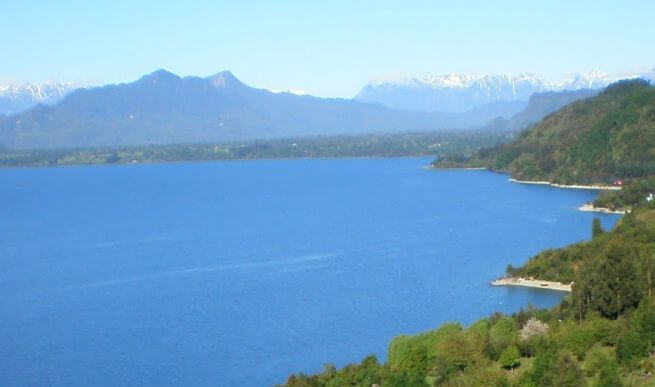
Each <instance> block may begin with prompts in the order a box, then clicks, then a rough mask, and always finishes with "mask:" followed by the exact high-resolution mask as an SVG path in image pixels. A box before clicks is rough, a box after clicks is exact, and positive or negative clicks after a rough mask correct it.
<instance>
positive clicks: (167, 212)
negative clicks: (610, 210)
mask: <svg viewBox="0 0 655 387" xmlns="http://www.w3.org/2000/svg"><path fill="white" fill-rule="evenodd" d="M429 161H430V160H429V159H426V158H406V159H334V160H280V161H239V162H207V163H181V164H154V165H126V166H103V167H65V168H27V169H5V170H0V201H1V203H2V205H1V206H0V209H1V212H0V313H1V314H2V316H3V317H2V320H3V321H2V324H0V359H1V360H0V385H3V386H19V385H20V386H23V385H53V386H69V385H107V386H114V385H143V384H148V385H194V386H204V385H225V386H229V385H241V386H260V385H271V384H275V383H283V382H284V381H285V380H286V378H287V376H288V375H289V374H290V373H292V372H294V373H295V372H300V371H302V372H305V373H313V372H318V371H321V370H322V368H323V364H325V363H334V364H336V365H337V366H343V365H345V364H347V363H350V362H355V361H360V360H361V359H362V358H363V357H364V356H366V355H368V354H371V353H374V354H376V355H377V356H378V358H379V359H380V360H381V361H382V360H384V358H385V353H386V348H387V344H388V343H389V341H390V340H391V339H392V338H393V337H394V336H395V335H398V334H401V333H417V332H421V331H425V330H428V329H433V328H435V327H437V326H438V325H439V324H441V323H443V322H445V321H459V322H461V323H463V324H470V323H471V322H473V321H475V320H477V319H479V318H482V317H484V316H487V315H489V314H490V313H492V312H494V311H502V312H507V313H511V312H514V311H517V310H518V309H519V308H520V307H522V306H526V305H528V304H529V303H531V304H533V305H536V306H540V307H550V306H552V305H555V304H556V303H557V302H559V300H560V299H561V297H562V294H561V293H559V292H553V291H545V290H540V289H518V288H495V287H492V286H490V285H489V281H490V280H492V279H494V278H496V277H499V276H501V275H502V274H503V273H504V270H505V267H506V266H507V264H508V263H511V264H513V265H515V266H516V265H520V264H521V263H522V262H524V261H526V260H527V259H528V258H529V257H531V256H532V255H534V254H536V253H537V252H539V251H540V250H542V249H544V248H548V247H559V246H564V245H566V244H569V243H572V242H577V241H580V240H584V239H589V238H590V236H591V223H592V219H593V218H594V217H595V216H598V217H600V218H601V221H602V223H603V225H604V226H605V228H606V229H609V228H611V227H612V225H613V224H614V223H615V222H616V220H617V219H618V217H617V216H615V215H598V214H593V213H587V212H581V211H577V210H576V208H577V207H578V206H580V205H581V204H583V203H584V202H587V201H590V200H592V199H593V198H594V197H595V195H596V193H595V192H593V191H587V190H566V189H557V188H552V187H547V186H536V185H521V184H514V183H510V182H508V181H507V178H508V176H507V175H503V174H496V173H491V172H487V171H479V170H472V171H468V170H443V171H432V170H426V169H422V168H421V167H423V166H425V165H427V164H428V163H429Z"/></svg>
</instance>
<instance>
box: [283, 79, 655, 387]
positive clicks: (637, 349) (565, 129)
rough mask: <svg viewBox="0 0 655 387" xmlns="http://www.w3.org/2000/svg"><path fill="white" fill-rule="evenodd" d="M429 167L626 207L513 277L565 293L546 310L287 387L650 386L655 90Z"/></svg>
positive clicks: (414, 339)
mask: <svg viewBox="0 0 655 387" xmlns="http://www.w3.org/2000/svg"><path fill="white" fill-rule="evenodd" d="M433 166H434V167H463V166H465V167H476V166H477V167H487V168H490V169H493V170H500V171H507V172H510V173H511V174H512V177H514V178H517V179H523V180H547V181H551V182H555V183H562V184H573V183H577V184H608V183H612V182H613V180H614V179H624V180H626V181H627V184H626V185H625V186H624V187H623V189H622V190H620V191H612V192H604V193H601V194H600V196H599V197H598V199H597V201H596V204H597V205H598V204H601V205H603V206H605V207H612V208H629V210H630V211H629V212H628V213H627V214H626V215H624V216H623V218H622V219H621V220H620V221H619V222H618V223H617V225H616V226H615V227H614V229H612V230H608V231H606V230H603V229H602V228H601V226H600V221H599V220H598V219H595V220H594V222H593V224H591V225H590V227H591V229H592V234H593V238H592V240H590V241H586V242H581V243H576V244H573V245H570V246H567V247H564V248H560V249H550V250H546V251H544V252H541V253H540V254H538V255H536V256H535V257H533V258H531V259H529V260H528V261H527V262H526V264H524V265H523V266H522V267H518V268H514V267H512V266H508V268H507V274H509V275H510V276H521V277H534V278H537V279H542V280H551V281H552V280H554V281H561V282H565V283H572V290H573V291H572V292H571V293H570V294H569V295H568V296H567V297H566V298H565V299H564V300H563V302H562V303H561V304H560V305H558V306H556V307H554V308H553V309H551V310H534V309H531V308H528V309H526V310H521V311H519V312H518V313H515V314H514V315H512V316H504V315H501V314H494V315H492V316H490V317H488V318H484V319H481V320H480V321H478V322H476V323H474V324H472V325H471V326H469V327H463V326H461V325H460V324H457V323H448V324H444V325H442V326H441V327H439V328H437V329H435V330H433V331H430V332H426V333H423V334H420V335H415V336H404V335H401V336H398V337H396V338H395V339H393V340H392V341H391V343H390V344H389V348H388V353H387V361H386V362H384V363H380V362H378V360H377V359H376V358H375V357H374V356H369V357H367V358H366V359H364V360H363V361H362V362H361V363H360V364H352V365H348V366H346V367H344V368H343V369H341V370H337V369H336V368H335V367H334V366H331V365H327V366H326V367H325V369H324V371H323V372H322V373H320V374H315V375H304V374H299V375H291V376H290V377H289V379H288V380H287V385H288V386H344V385H349V386H372V385H380V386H435V385H444V386H479V385H488V386H653V385H655V200H650V201H649V200H647V199H646V197H647V195H650V194H651V193H653V192H655V88H653V87H652V86H650V85H649V84H648V83H646V82H644V81H639V80H635V81H628V82H621V83H618V84H615V85H612V86H610V87H609V88H607V89H606V90H605V91H604V92H603V93H601V94H600V95H598V96H597V97H595V98H592V99H588V100H583V101H578V102H575V103H573V104H571V105H569V106H567V107H565V108H563V109H561V110H559V111H558V112H556V113H553V114H551V115H550V116H548V117H546V118H545V119H544V120H543V121H542V122H540V123H539V124H538V125H536V126H534V127H532V128H531V129H529V130H528V131H526V132H524V133H522V135H521V136H520V137H519V138H518V139H517V140H515V141H514V142H512V143H509V144H505V145H499V146H496V147H494V148H490V149H483V150H480V151H478V153H477V154H475V155H474V156H473V157H471V158H469V159H467V160H462V158H461V156H460V157H458V156H454V157H451V158H442V159H441V160H439V161H437V162H435V163H434V164H433Z"/></svg>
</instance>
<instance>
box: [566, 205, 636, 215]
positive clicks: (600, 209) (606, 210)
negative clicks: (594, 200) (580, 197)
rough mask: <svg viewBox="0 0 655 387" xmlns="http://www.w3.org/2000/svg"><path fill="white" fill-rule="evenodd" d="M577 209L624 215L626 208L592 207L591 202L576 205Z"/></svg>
mask: <svg viewBox="0 0 655 387" xmlns="http://www.w3.org/2000/svg"><path fill="white" fill-rule="evenodd" d="M578 210H579V211H586V212H601V213H603V214H619V215H625V214H626V213H627V212H629V211H627V210H612V209H609V208H605V207H594V205H593V204H591V203H586V204H583V205H581V206H580V207H578Z"/></svg>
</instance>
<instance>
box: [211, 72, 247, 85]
mask: <svg viewBox="0 0 655 387" xmlns="http://www.w3.org/2000/svg"><path fill="white" fill-rule="evenodd" d="M205 79H206V80H208V81H209V82H210V83H211V84H212V86H214V87H215V88H217V89H218V88H222V87H230V86H235V85H238V86H245V84H244V83H243V82H241V81H240V80H239V79H238V78H237V77H235V76H234V74H232V72H230V71H221V72H218V73H216V74H214V75H210V76H208V77H206V78H205Z"/></svg>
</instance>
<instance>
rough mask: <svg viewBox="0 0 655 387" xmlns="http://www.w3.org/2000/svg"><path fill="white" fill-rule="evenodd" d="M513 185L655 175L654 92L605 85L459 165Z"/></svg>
mask: <svg viewBox="0 0 655 387" xmlns="http://www.w3.org/2000/svg"><path fill="white" fill-rule="evenodd" d="M463 164H464V165H467V166H479V167H488V168H490V169H493V170H499V171H507V172H509V173H511V175H512V177H513V178H516V179H519V180H547V181H550V182H554V183H561V184H573V183H577V184H608V183H611V182H613V181H614V180H615V179H632V178H640V177H644V176H647V175H651V174H655V87H653V86H650V84H649V83H648V82H646V81H643V80H631V81H622V82H619V83H616V84H614V85H611V86H609V87H607V89H605V91H603V92H602V93H600V94H599V95H598V96H596V97H594V98H589V99H585V100H581V101H577V102H574V103H572V104H570V105H568V106H566V107H564V108H563V109H561V110H559V111H557V112H555V113H553V114H551V115H549V116H547V117H546V118H544V119H543V120H542V121H541V122H540V123H538V124H537V125H535V126H533V127H531V128H529V129H528V130H526V131H524V132H523V133H522V134H521V135H520V136H519V138H518V139H517V140H516V141H514V142H511V143H509V144H504V145H499V146H496V147H494V148H488V149H481V150H480V151H478V153H477V154H475V155H474V156H473V157H471V158H470V159H469V160H467V161H466V162H465V163H462V162H460V161H459V160H455V159H451V160H449V159H441V160H439V161H436V162H435V163H434V164H433V165H434V166H435V167H451V166H461V165H463Z"/></svg>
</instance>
